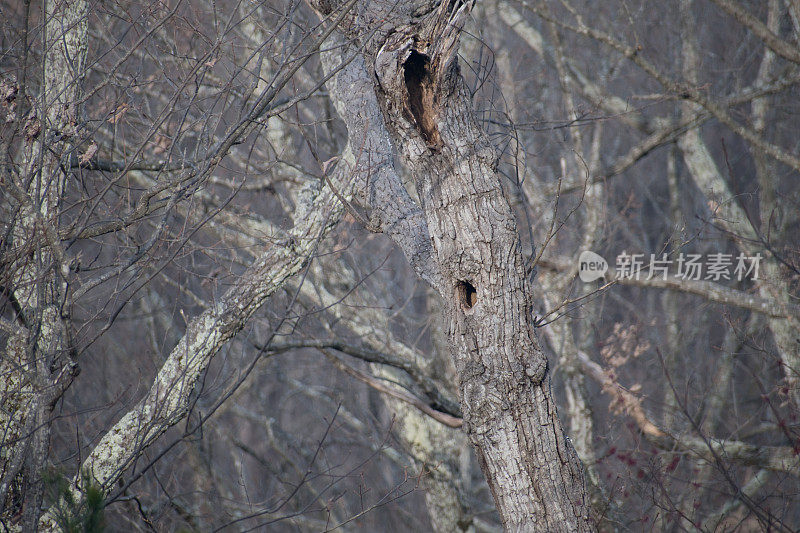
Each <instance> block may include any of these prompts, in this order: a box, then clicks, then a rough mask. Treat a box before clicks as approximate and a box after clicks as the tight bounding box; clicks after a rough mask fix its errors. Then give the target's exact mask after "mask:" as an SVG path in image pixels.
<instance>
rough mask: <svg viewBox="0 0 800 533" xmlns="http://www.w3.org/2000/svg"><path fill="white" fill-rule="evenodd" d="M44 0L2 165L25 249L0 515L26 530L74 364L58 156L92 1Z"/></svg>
mask: <svg viewBox="0 0 800 533" xmlns="http://www.w3.org/2000/svg"><path fill="white" fill-rule="evenodd" d="M43 9H44V16H45V24H44V32H43V35H42V40H43V42H44V44H45V50H46V52H45V53H44V55H43V57H42V58H41V61H42V63H41V69H42V71H41V72H42V76H43V79H42V84H41V89H40V92H39V94H38V95H36V97H35V98H31V102H32V106H31V107H32V109H31V112H30V118H29V119H28V121H27V126H26V131H25V140H24V142H25V146H24V150H23V151H22V152H21V158H22V159H21V161H20V162H19V163H20V167H22V168H23V169H24V173H22V174H21V175H20V174H15V173H11V172H8V174H6V172H5V170H6V169H3V172H2V173H3V175H4V176H6V175H7V176H8V178H6V179H7V180H8V181H6V183H5V184H4V186H3V192H4V194H8V196H10V197H12V198H13V200H14V201H16V203H17V205H18V206H19V211H18V214H17V216H16V218H15V219H14V221H13V226H12V229H11V240H12V243H13V245H14V246H15V247H17V248H18V249H22V250H25V252H26V253H21V254H19V256H18V259H17V260H16V261H15V262H14V264H13V266H12V268H11V283H10V285H11V295H12V298H13V300H14V301H15V302H16V311H17V322H16V325H17V326H18V327H19V331H18V332H17V333H16V334H14V335H12V338H11V339H10V340H9V342H8V345H7V349H6V352H5V353H4V354H2V357H0V375H2V376H3V378H2V379H3V386H2V389H0V432H1V434H2V437H0V442H2V444H3V445H2V446H0V523H3V524H4V525H5V524H7V523H11V524H15V525H17V526H20V527H22V529H24V530H26V531H32V530H34V529H35V525H36V521H37V520H38V517H39V508H40V507H41V504H42V499H43V493H44V484H43V478H42V473H43V470H44V469H45V467H46V466H47V457H48V452H49V446H50V426H51V415H52V409H53V404H54V403H55V402H56V400H57V399H58V398H59V397H60V395H61V394H62V393H63V391H64V390H65V389H66V388H67V387H68V386H69V384H70V383H71V382H72V378H73V377H74V376H75V375H76V374H77V372H78V367H77V365H76V364H75V362H74V361H72V360H71V359H70V357H68V354H69V351H70V343H69V338H68V334H69V326H68V323H67V322H68V320H67V318H68V317H67V316H66V314H65V310H64V302H65V298H66V283H65V279H66V275H67V274H68V273H69V268H68V266H67V265H66V264H65V261H64V251H63V248H62V245H61V242H60V240H59V239H58V237H57V235H55V231H54V228H57V227H58V218H59V209H60V207H61V200H62V194H63V191H64V184H65V178H66V176H65V173H64V171H63V169H62V166H61V161H62V158H63V156H64V154H66V153H68V151H69V150H71V148H72V143H73V140H74V136H75V133H76V123H77V117H78V107H79V106H78V102H79V101H80V96H81V91H80V81H81V77H82V75H83V71H84V63H85V59H86V48H87V15H88V6H87V4H86V2H84V1H83V0H64V1H61V2H55V1H47V2H44V6H43ZM20 99H22V98H20ZM9 443H13V444H12V445H9ZM20 517H21V519H20Z"/></svg>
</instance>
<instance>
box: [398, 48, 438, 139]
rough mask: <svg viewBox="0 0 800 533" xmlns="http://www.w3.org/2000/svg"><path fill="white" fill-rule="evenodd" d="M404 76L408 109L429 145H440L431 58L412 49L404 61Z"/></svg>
mask: <svg viewBox="0 0 800 533" xmlns="http://www.w3.org/2000/svg"><path fill="white" fill-rule="evenodd" d="M403 78H404V80H405V83H406V91H408V111H410V112H411V115H413V117H414V121H415V122H416V123H417V128H418V129H419V131H420V133H421V134H422V137H423V138H424V139H425V142H427V143H428V145H429V146H439V145H440V144H441V140H440V137H439V132H438V131H437V129H436V121H435V118H434V115H435V113H434V91H433V78H432V76H431V71H430V58H428V56H426V55H425V54H420V53H419V52H417V51H416V50H412V51H411V54H410V55H409V56H408V59H406V61H405V63H403Z"/></svg>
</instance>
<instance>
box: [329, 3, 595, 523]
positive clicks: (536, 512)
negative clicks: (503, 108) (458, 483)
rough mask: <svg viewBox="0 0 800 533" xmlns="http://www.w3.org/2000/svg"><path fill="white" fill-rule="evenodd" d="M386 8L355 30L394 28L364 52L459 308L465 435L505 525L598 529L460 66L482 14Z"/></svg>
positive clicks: (511, 223) (348, 30)
mask: <svg viewBox="0 0 800 533" xmlns="http://www.w3.org/2000/svg"><path fill="white" fill-rule="evenodd" d="M376 4H377V3H365V4H364V5H360V6H358V8H359V13H358V17H357V18H354V19H353V20H354V21H356V22H352V21H351V23H350V25H342V30H343V31H344V33H345V34H346V35H347V36H348V37H350V38H351V39H355V40H358V39H359V36H362V35H364V34H366V30H368V29H372V28H371V27H368V26H367V25H368V24H373V25H375V24H377V22H376V21H391V25H390V26H389V25H384V26H381V27H380V29H379V31H377V32H376V34H375V36H374V37H373V38H372V39H371V40H369V41H366V42H363V43H362V44H364V47H365V50H366V53H365V55H366V56H367V64H368V65H369V66H370V67H369V68H370V69H371V68H374V74H375V75H376V76H377V79H378V83H377V84H375V91H376V94H377V96H378V101H379V102H381V104H382V109H383V116H384V120H385V125H386V127H387V128H388V130H389V132H390V133H391V136H392V138H393V141H394V146H395V149H396V152H397V153H398V154H399V155H400V157H401V158H402V159H403V162H404V164H405V166H406V167H407V168H408V169H409V170H410V172H411V173H412V174H413V176H414V179H415V182H416V187H417V194H418V196H419V198H420V200H421V202H422V208H423V211H424V215H425V219H426V222H427V226H428V228H427V229H428V232H429V234H430V238H431V242H432V244H433V247H432V252H431V253H432V255H433V259H434V261H433V262H434V263H435V264H436V265H437V267H438V269H439V272H438V273H436V274H432V275H430V276H427V279H433V280H436V282H437V283H436V284H435V285H436V289H437V290H438V291H439V293H440V294H441V296H442V298H443V299H444V301H445V309H446V313H447V317H448V319H449V322H450V329H449V341H450V347H451V350H452V353H453V357H454V361H455V366H456V370H457V373H458V376H459V381H460V384H459V387H460V395H461V401H462V409H463V413H464V421H465V428H466V430H467V433H468V435H469V437H470V440H471V441H472V443H473V444H474V445H475V447H476V448H477V451H478V455H479V458H480V460H481V464H482V468H483V471H484V474H485V475H486V477H487V480H488V482H489V486H490V487H491V490H492V494H493V495H494V499H495V502H496V504H497V508H498V511H499V512H500V516H501V519H502V521H503V524H504V526H505V527H506V528H507V529H509V530H524V531H588V530H592V529H593V526H592V523H591V521H590V519H589V517H588V501H587V498H586V493H585V487H584V479H583V470H582V466H581V463H580V461H579V460H578V458H577V456H576V454H575V452H574V449H573V448H572V446H571V444H570V443H569V441H568V440H567V439H566V437H565V436H564V433H563V430H562V427H561V423H560V421H559V419H558V416H557V414H556V407H555V403H554V401H553V398H552V394H551V391H550V385H549V380H548V379H547V362H546V359H545V357H544V355H543V353H542V351H541V349H540V347H539V344H538V341H537V340H536V337H535V334H534V330H533V324H532V319H533V317H532V314H531V308H532V303H531V291H530V289H529V287H528V281H527V276H526V273H525V268H524V261H523V257H522V254H521V252H520V243H519V235H518V232H517V227H516V222H515V218H514V214H513V213H512V211H511V208H510V207H509V203H508V201H507V199H506V196H505V194H504V192H503V189H502V186H501V181H500V177H499V175H498V174H497V172H496V170H495V167H496V161H497V156H496V153H495V151H494V149H493V147H492V146H491V145H490V144H489V142H488V140H487V138H486V135H485V134H484V132H483V130H482V129H481V128H480V126H479V124H478V123H477V121H476V119H475V115H474V112H473V110H472V105H471V100H470V96H469V94H468V92H467V89H466V87H465V85H464V82H463V80H462V78H461V75H460V73H459V69H458V63H457V60H456V57H455V51H456V48H457V44H458V36H459V32H460V30H461V24H462V23H463V20H464V18H465V17H466V15H467V12H468V8H469V5H467V4H461V3H445V4H442V5H437V4H426V5H417V4H414V3H412V2H408V3H405V4H404V5H401V6H393V7H392V8H386V7H385V6H381V5H376ZM316 7H317V8H318V9H319V10H320V11H322V13H323V14H327V13H329V12H330V10H331V6H330V4H328V3H325V4H324V5H320V4H317V5H316ZM382 9H392V11H391V12H381V10H382ZM420 13H424V15H422V16H421V17H420ZM366 75H367V73H366V72H365V76H366ZM372 126H373V127H382V126H383V125H381V124H373V125H372ZM351 142H355V141H353V140H352V139H351ZM370 186H372V187H378V186H379V184H375V183H370ZM370 197H371V195H370ZM372 207H373V208H376V207H377V206H375V205H373V206H372ZM398 244H399V245H400V246H401V247H403V245H402V244H401V243H398ZM404 252H406V255H407V256H409V255H410V254H409V253H408V251H407V250H405V249H404Z"/></svg>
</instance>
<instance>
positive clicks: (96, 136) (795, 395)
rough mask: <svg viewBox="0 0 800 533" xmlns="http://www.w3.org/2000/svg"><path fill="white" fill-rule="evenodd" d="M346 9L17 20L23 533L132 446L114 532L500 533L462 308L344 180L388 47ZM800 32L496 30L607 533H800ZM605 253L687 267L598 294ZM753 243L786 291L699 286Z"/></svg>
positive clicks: (0, 6)
mask: <svg viewBox="0 0 800 533" xmlns="http://www.w3.org/2000/svg"><path fill="white" fill-rule="evenodd" d="M337 13H338V12H337ZM336 16H337V15H336V13H334V14H333V15H331V19H329V20H322V21H321V20H320V18H319V17H318V16H317V15H316V14H315V13H314V12H313V11H312V10H311V9H310V8H309V7H308V6H307V5H306V4H304V3H300V2H294V3H292V2H290V3H274V2H273V3H270V2H252V1H248V2H237V1H236V0H233V1H227V0H224V1H221V2H220V1H214V2H211V1H208V2H206V1H201V0H199V1H194V2H190V3H187V2H179V1H178V2H176V1H167V2H155V3H153V2H149V3H147V2H135V1H130V2H129V1H104V2H95V1H91V0H89V1H84V0H70V1H61V2H44V3H43V2H39V1H34V0H26V1H24V2H16V1H4V2H2V3H0V17H2V20H3V24H2V30H0V31H2V33H1V34H0V99H2V104H1V105H2V107H1V108H0V114H1V115H2V116H0V120H2V121H3V128H2V133H0V141H1V142H2V147H3V153H2V174H1V175H0V180H1V182H2V184H3V186H2V193H0V194H2V198H1V200H2V201H1V202H0V218H1V219H2V222H3V227H2V231H3V233H2V250H1V252H2V259H1V263H0V264H1V265H2V272H1V273H0V286H2V291H3V292H2V298H3V299H2V303H1V304H0V305H1V306H2V317H1V318H0V334H1V335H2V343H3V359H2V370H1V371H2V380H1V381H0V383H2V393H1V394H2V396H0V404H1V405H0V407H1V408H0V422H2V433H0V435H2V447H1V448H0V449H1V450H2V451H0V476H2V477H0V489H2V492H0V498H2V513H0V520H2V523H3V524H4V525H5V526H6V527H9V528H11V527H25V525H27V526H28V527H30V526H31V525H33V524H36V523H37V522H38V523H42V524H43V525H46V521H47V520H50V521H51V523H52V522H58V516H59V512H58V510H57V508H56V504H57V503H58V502H61V504H60V505H61V506H62V507H63V506H64V505H67V506H68V503H65V500H64V499H61V496H62V495H63V493H64V491H69V490H70V489H69V485H68V484H65V481H71V480H73V479H76V480H78V481H77V487H80V488H83V489H86V485H85V484H82V482H81V481H80V479H81V472H80V468H81V465H83V464H85V462H86V461H87V459H88V460H90V461H91V460H92V458H99V457H101V456H103V454H104V453H110V452H113V453H111V454H110V455H109V456H110V457H114V458H115V462H112V463H108V464H105V463H102V461H99V462H95V463H93V464H94V465H95V467H96V468H97V470H98V471H102V472H104V473H106V474H107V476H106V478H105V480H106V481H108V482H109V484H108V486H107V487H106V495H105V499H104V503H105V505H106V507H105V510H104V520H105V523H106V524H107V526H108V527H109V529H111V530H134V529H136V530H138V529H141V530H148V529H157V530H172V529H190V530H194V529H197V530H209V529H212V530H213V529H216V528H225V527H229V528H231V529H232V530H239V529H243V530H245V529H251V528H274V529H279V530H302V531H305V530H310V531H316V530H326V529H333V528H335V527H337V526H340V525H341V526H342V527H343V528H344V529H351V530H369V531H374V530H382V531H383V530H385V531H394V530H397V531H407V530H429V529H436V530H439V531H454V530H459V529H461V530H497V529H498V528H499V519H498V517H497V515H496V513H495V511H494V505H493V501H492V496H491V494H490V492H489V490H488V487H487V485H486V484H485V481H484V480H483V476H482V474H481V470H480V468H479V466H478V465H477V462H476V460H475V456H474V453H473V451H472V449H471V448H470V447H469V445H468V444H467V440H466V438H465V437H464V435H463V434H462V432H461V430H460V429H458V426H459V423H460V418H459V417H460V416H461V411H460V408H459V405H458V400H457V390H458V387H457V384H456V383H455V375H454V368H453V365H452V362H451V360H450V355H449V348H448V347H447V335H446V329H447V326H446V325H445V324H443V323H442V322H441V321H440V320H439V319H438V318H437V317H438V316H439V315H440V314H441V307H442V303H441V301H440V300H439V298H438V296H436V295H435V294H434V292H433V290H432V289H430V288H429V287H428V285H427V284H426V283H425V282H424V281H421V280H419V279H418V278H417V276H416V275H415V273H414V271H413V269H412V268H411V267H409V265H408V264H407V262H406V260H405V258H404V256H403V254H402V253H400V251H399V250H398V249H397V247H396V246H395V245H394V244H393V243H392V241H391V240H390V239H389V238H387V237H386V236H385V235H383V234H381V233H375V232H372V231H369V229H370V228H369V227H367V228H365V225H366V226H369V223H366V224H365V222H366V221H367V220H369V216H368V215H369V213H368V212H367V210H366V209H365V208H364V206H365V205H366V204H365V202H364V201H363V200H364V199H363V198H360V197H359V195H358V191H353V190H351V189H349V188H348V186H347V185H348V184H351V183H352V181H351V180H352V174H353V173H354V172H355V170H354V169H355V167H354V166H353V161H354V160H356V159H358V156H359V150H360V148H359V147H360V146H361V142H362V140H363V135H360V134H359V133H358V131H359V130H358V128H359V127H362V128H365V127H368V124H363V123H362V124H360V125H359V124H358V120H355V121H354V120H353V118H354V117H352V116H351V117H342V116H340V115H338V114H337V110H339V109H342V107H341V104H342V102H341V101H336V100H335V98H334V97H333V96H332V93H333V91H332V90H331V89H330V84H329V85H327V86H326V85H325V82H326V81H329V80H332V79H333V78H332V76H335V75H336V73H337V69H339V70H341V69H343V68H344V66H345V65H349V64H350V63H348V61H352V60H353V57H354V56H355V54H354V52H353V49H352V48H349V49H348V48H345V47H343V45H342V43H341V41H340V40H339V39H340V37H337V34H336V33H333V34H331V33H330V32H331V31H332V29H333V26H334V23H335V22H336V21H335V20H332V19H335V17H336ZM799 43H800V5H798V3H797V2H796V1H795V0H785V1H784V0H768V1H765V2H745V1H729V0H714V1H709V0H695V1H690V0H675V1H671V2H664V3H651V2H604V3H603V4H602V5H597V3H595V2H550V1H548V2H516V1H514V2H486V3H480V4H478V5H476V6H475V7H474V8H473V10H472V13H471V16H470V19H469V20H468V21H467V25H466V27H465V31H464V33H463V34H462V39H461V48H460V50H459V54H460V64H461V71H462V74H463V75H464V76H465V77H466V79H467V81H468V85H469V88H470V91H471V94H472V98H473V102H474V107H475V110H476V112H477V113H478V116H479V117H480V119H481V121H482V125H483V126H484V128H485V130H486V131H487V132H488V133H489V135H490V139H491V141H492V143H493V144H494V146H495V147H496V149H497V150H498V152H499V153H500V154H501V159H500V161H499V166H498V169H499V170H500V171H501V172H502V173H503V175H504V176H505V177H506V178H507V179H506V181H505V183H504V186H505V188H506V193H507V195H508V197H509V198H511V202H512V206H513V207H514V209H515V213H516V215H517V223H518V227H519V229H520V233H521V235H522V239H523V247H524V250H525V254H526V257H527V258H528V264H529V267H530V270H531V275H532V276H533V287H534V290H535V293H536V310H535V312H536V321H537V324H538V325H539V327H538V333H539V336H540V338H541V340H542V343H543V345H544V346H545V348H546V351H547V355H548V359H549V362H550V368H551V379H552V385H553V390H554V392H555V394H556V397H557V399H558V402H559V414H560V417H561V420H562V422H563V424H564V426H565V428H566V432H567V434H568V435H569V436H570V438H571V440H572V443H573V445H574V446H575V448H576V450H577V452H578V454H579V456H580V457H581V459H582V460H583V462H584V466H585V468H586V473H587V481H588V483H589V487H590V494H591V500H592V508H593V514H594V516H595V518H596V520H597V521H598V523H599V524H600V526H601V528H603V529H607V530H613V529H620V530H626V529H642V528H646V529H650V528H656V529H659V530H683V529H690V530H703V531H715V530H718V531H731V530H743V531H752V530H759V529H764V530H767V529H777V530H796V529H797V528H798V527H800V515H798V513H799V512H800V509H798V507H797V505H795V504H794V502H796V501H797V498H798V492H800V484H799V483H798V474H800V460H799V459H798V458H799V457H800V456H799V455H798V453H799V452H800V433H799V431H800V428H799V427H798V424H799V422H798V419H797V416H798V402H800V384H798V377H799V376H798V372H800V345H799V344H798V342H799V340H798V339H800V324H799V323H798V316H799V315H798V301H797V276H798V232H797V231H796V229H797V227H798V213H800V210H798V206H797V200H796V198H797V193H798V180H797V178H798V173H799V172H800V146H799V145H798V142H799V141H798V139H799V138H800V137H798V131H799V130H800V118H798V112H800V109H799V107H800V104H799V103H798V102H800V99H799V98H798V97H799V96H800V94H799V93H800V90H799V88H798V81H800V71H799V70H798V68H800V44H799ZM343 50H344V53H342V51H343ZM346 124H347V125H346ZM401 170H402V169H401ZM403 178H404V180H406V183H407V185H410V184H411V183H412V182H413V176H412V175H410V173H408V172H406V175H404V176H403ZM408 189H409V193H410V194H411V195H412V196H413V195H414V194H415V193H414V191H413V189H414V187H413V186H409V187H408ZM343 198H344V199H346V200H347V202H348V204H349V205H348V206H343V205H342V202H341V200H342V199H343ZM351 201H352V204H351ZM534 243H535V245H534ZM583 250H592V251H594V252H596V253H598V254H600V255H602V256H603V257H605V258H606V259H607V260H608V261H609V263H611V268H612V269H613V267H614V262H615V258H616V257H617V256H618V255H619V254H621V253H623V252H626V253H629V254H630V253H639V254H644V256H645V257H646V258H649V257H650V254H656V255H657V256H659V257H661V256H662V254H667V258H668V259H669V260H671V261H674V263H673V269H672V270H671V271H670V274H671V276H669V277H668V278H667V279H666V280H663V281H662V280H661V278H660V277H659V276H654V277H652V279H647V278H648V277H649V276H648V275H647V271H645V272H644V273H643V274H642V275H641V276H640V277H639V279H638V280H637V279H629V280H620V281H619V282H617V283H611V284H604V283H603V281H597V282H593V283H584V282H582V281H580V279H579V278H578V277H577V269H578V261H577V258H578V255H579V254H580V252H581V251H583ZM740 253H743V254H746V255H747V256H755V255H756V254H760V255H761V257H762V258H763V259H762V261H761V263H760V270H759V275H758V279H752V278H751V277H747V278H746V279H737V278H736V276H731V279H724V278H722V279H705V276H703V277H702V278H701V279H699V280H686V279H683V278H680V277H678V276H675V275H674V274H676V270H675V267H676V265H677V260H678V258H679V256H680V254H700V255H701V256H702V257H703V258H708V257H709V256H710V255H711V254H730V255H731V256H733V257H735V256H736V255H738V254H740ZM204 320H205V321H207V322H205V323H210V322H213V323H214V324H216V325H217V326H216V329H214V330H213V331H209V330H208V329H204V328H203V327H202V326H203V324H204V322H203V321H204ZM190 347H191V350H190V349H189V348H190ZM218 350H219V351H218ZM183 353H192V354H194V355H196V356H197V357H196V358H193V359H191V360H190V361H187V360H182V359H181V354H183ZM116 435H127V436H129V437H131V438H130V439H127V440H124V439H117V440H115V436H116ZM89 492H91V491H89ZM75 495H76V496H77V498H76V499H75V500H74V502H73V504H72V505H73V506H74V507H76V508H77V507H80V506H84V507H86V509H84V510H85V511H87V510H91V509H90V507H91V506H90V505H89V504H88V503H87V502H86V501H84V502H83V503H81V500H80V491H77V492H76V493H75ZM43 509H47V510H48V512H47V513H44V517H42V516H41V515H42V510H43ZM67 511H69V509H68V510H67ZM72 511H75V509H73V510H72ZM67 514H69V512H68V513H67ZM72 514H73V515H74V514H76V513H75V512H72ZM89 515H91V513H89V514H87V516H89Z"/></svg>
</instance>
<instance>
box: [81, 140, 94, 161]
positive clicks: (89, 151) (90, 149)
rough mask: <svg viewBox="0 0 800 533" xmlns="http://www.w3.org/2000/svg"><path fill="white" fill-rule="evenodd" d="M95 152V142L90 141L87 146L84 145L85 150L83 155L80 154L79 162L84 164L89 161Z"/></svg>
mask: <svg viewBox="0 0 800 533" xmlns="http://www.w3.org/2000/svg"><path fill="white" fill-rule="evenodd" d="M96 153H97V144H96V143H95V142H94V141H92V144H90V145H89V146H87V147H86V151H85V152H83V155H82V156H81V159H80V164H81V165H85V164H87V163H89V161H91V160H92V158H93V157H94V154H96Z"/></svg>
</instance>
